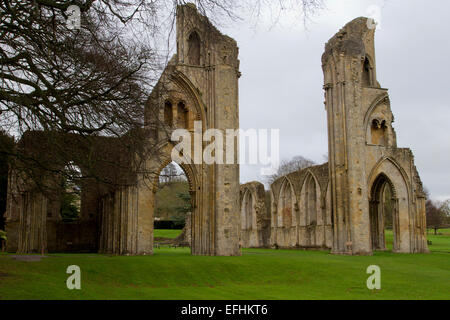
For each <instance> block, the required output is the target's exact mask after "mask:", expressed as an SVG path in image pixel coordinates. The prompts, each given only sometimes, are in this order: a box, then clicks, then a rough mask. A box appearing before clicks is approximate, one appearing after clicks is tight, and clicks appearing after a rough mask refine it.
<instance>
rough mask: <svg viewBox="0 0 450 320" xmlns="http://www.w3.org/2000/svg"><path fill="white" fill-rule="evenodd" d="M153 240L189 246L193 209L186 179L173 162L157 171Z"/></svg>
mask: <svg viewBox="0 0 450 320" xmlns="http://www.w3.org/2000/svg"><path fill="white" fill-rule="evenodd" d="M154 208H155V211H154V218H155V222H154V233H153V236H154V242H155V244H156V245H157V246H158V245H159V244H163V243H175V242H176V243H177V244H182V245H187V246H188V245H190V243H189V240H190V237H191V236H190V234H191V233H190V232H191V229H190V221H191V214H192V212H193V210H194V208H193V204H192V194H191V192H190V187H189V180H188V177H187V175H186V174H185V172H184V170H183V169H182V168H181V167H180V166H179V165H178V164H176V163H175V162H171V163H169V164H168V165H167V166H166V167H165V168H164V169H162V170H161V173H160V175H159V179H158V187H157V190H156V193H155V200H154Z"/></svg>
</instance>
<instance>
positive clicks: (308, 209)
mask: <svg viewBox="0 0 450 320" xmlns="http://www.w3.org/2000/svg"><path fill="white" fill-rule="evenodd" d="M372 25H373V24H372V23H370V21H368V19H367V18H357V19H355V20H353V21H351V22H350V23H348V24H347V25H346V26H345V27H344V28H342V29H341V30H340V31H339V32H338V33H337V34H336V35H335V36H334V37H333V38H331V39H330V41H328V43H327V44H326V46H325V53H324V54H323V57H322V65H323V72H324V90H325V109H326V112H327V119H328V150H329V153H328V154H329V163H328V164H325V165H323V166H319V167H312V168H308V169H304V170H301V171H299V172H294V173H292V174H289V175H287V176H285V177H283V178H281V179H279V180H278V181H276V182H275V183H274V184H273V185H272V186H271V196H272V201H271V203H272V205H271V206H272V209H271V212H272V219H271V227H270V229H271V236H270V237H271V244H272V245H273V246H278V247H288V248H299V247H300V248H330V249H331V251H332V252H333V253H336V254H371V253H372V252H373V251H374V250H385V249H386V244H385V235H384V225H385V223H384V219H385V214H386V213H385V212H384V206H383V203H384V202H383V201H384V199H383V195H384V191H385V190H386V188H390V190H391V193H392V201H393V210H392V211H393V212H392V218H393V233H394V244H393V250H394V252H401V253H421V252H428V247H427V241H426V221H425V200H426V199H425V194H424V192H423V187H422V182H421V181H420V177H419V174H418V172H417V169H416V167H415V165H414V157H413V154H412V152H411V150H410V149H405V148H398V147H397V141H396V134H395V130H394V128H393V126H392V123H393V122H394V117H393V114H392V111H391V106H390V100H389V95H388V92H387V89H384V88H382V87H381V86H380V84H379V83H378V81H377V75H376V65H375V47H374V33H375V29H372V28H369V26H372ZM243 205H244V204H243ZM241 210H242V209H241Z"/></svg>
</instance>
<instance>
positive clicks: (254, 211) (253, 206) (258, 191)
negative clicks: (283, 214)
mask: <svg viewBox="0 0 450 320" xmlns="http://www.w3.org/2000/svg"><path fill="white" fill-rule="evenodd" d="M240 194H241V196H240V199H241V200H240V203H241V205H240V207H241V219H240V226H241V227H240V230H241V234H240V241H241V247H243V248H266V247H269V245H270V243H269V242H270V212H269V211H268V210H267V208H266V204H265V197H266V194H265V190H264V185H263V184H262V183H259V182H250V183H247V184H244V185H241V188H240Z"/></svg>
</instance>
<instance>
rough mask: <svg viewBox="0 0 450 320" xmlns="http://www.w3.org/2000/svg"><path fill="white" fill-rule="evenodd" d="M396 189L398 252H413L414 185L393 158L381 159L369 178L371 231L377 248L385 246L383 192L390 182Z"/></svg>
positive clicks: (393, 215)
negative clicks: (412, 194) (412, 199)
mask: <svg viewBox="0 0 450 320" xmlns="http://www.w3.org/2000/svg"><path fill="white" fill-rule="evenodd" d="M387 185H388V186H389V187H390V188H391V190H392V193H393V212H392V217H393V233H394V243H393V251H394V252H405V253H407V252H411V250H412V243H411V232H412V230H411V226H412V223H413V217H412V216H411V210H412V208H411V205H410V199H411V189H410V185H409V183H408V179H407V175H406V173H405V172H404V170H403V169H402V167H401V166H400V165H399V164H398V163H397V162H396V161H395V160H394V159H391V158H383V159H381V160H380V161H379V162H378V163H377V164H376V165H375V166H374V168H373V169H372V171H371V173H370V176H369V179H368V190H369V192H370V193H369V216H370V223H369V229H370V230H369V234H370V235H371V238H370V241H371V244H372V247H373V249H381V250H383V249H385V243H384V241H385V240H384V220H383V219H384V213H383V208H382V203H383V202H382V199H381V197H382V195H383V191H384V190H385V188H386V186H387Z"/></svg>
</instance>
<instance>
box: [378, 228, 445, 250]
mask: <svg viewBox="0 0 450 320" xmlns="http://www.w3.org/2000/svg"><path fill="white" fill-rule="evenodd" d="M427 239H428V240H430V241H431V242H432V244H431V245H429V246H428V248H429V249H430V251H431V252H442V253H448V254H450V229H439V230H438V235H434V230H429V232H428V234H427ZM392 242H393V233H392V230H386V246H387V248H388V249H389V250H392Z"/></svg>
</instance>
